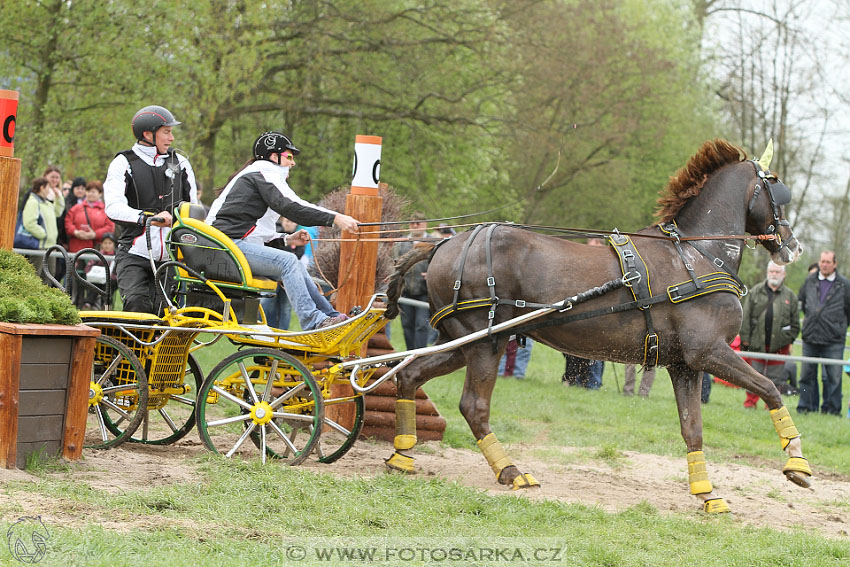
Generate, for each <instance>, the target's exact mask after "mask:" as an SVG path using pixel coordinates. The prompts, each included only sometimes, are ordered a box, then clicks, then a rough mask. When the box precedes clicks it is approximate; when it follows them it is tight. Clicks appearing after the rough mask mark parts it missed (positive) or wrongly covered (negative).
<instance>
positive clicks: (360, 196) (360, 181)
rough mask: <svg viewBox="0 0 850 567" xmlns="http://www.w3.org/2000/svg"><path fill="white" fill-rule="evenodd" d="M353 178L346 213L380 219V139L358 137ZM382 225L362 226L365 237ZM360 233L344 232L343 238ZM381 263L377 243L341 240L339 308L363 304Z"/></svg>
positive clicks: (343, 310)
mask: <svg viewBox="0 0 850 567" xmlns="http://www.w3.org/2000/svg"><path fill="white" fill-rule="evenodd" d="M354 155H355V157H354V179H352V181H351V191H350V193H349V194H348V197H347V198H346V200H345V214H347V215H349V216H352V217H354V218H356V219H357V220H359V221H360V222H379V221H380V220H381V213H382V210H383V199H382V198H381V197H380V196H379V195H378V175H379V173H380V163H381V138H380V137H378V136H357V138H356V139H355V142H354ZM380 229H381V227H380V226H364V227H360V236H361V237H362V238H375V237H377V236H378V235H370V234H369V233H371V232H378V231H379V230H380ZM356 237H357V235H355V234H351V233H350V232H343V233H342V238H356ZM377 266H378V242H341V243H340V247H339V281H337V286H339V291H338V292H337V297H336V309H337V311H339V312H340V313H347V312H348V311H349V310H350V309H351V308H352V307H354V306H355V305H360V306H364V307H365V305H366V303H367V302H368V301H369V298H370V297H371V296H372V294H373V293H375V270H376V269H377Z"/></svg>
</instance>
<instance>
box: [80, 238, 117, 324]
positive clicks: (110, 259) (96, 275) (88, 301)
mask: <svg viewBox="0 0 850 567" xmlns="http://www.w3.org/2000/svg"><path fill="white" fill-rule="evenodd" d="M99 248H100V253H101V254H103V256H104V257H105V258H106V262H107V263H108V264H109V279H110V286H109V289H110V290H111V292H112V296H113V297H112V298H111V301H110V302H109V303H110V304H111V305H115V292H117V291H118V276H117V275H116V274H115V236H114V235H113V234H112V233H111V232H107V233H106V234H104V235H103V237H102V238H101V241H100V247H99ZM105 268H106V267H105V266H104V263H103V262H102V261H101V260H100V259H95V260H89V261H88V263H87V264H86V267H85V277H86V280H87V281H88V282H90V283H93V284H94V285H96V286H97V288H98V289H100V290H101V292H102V293H98V292H96V291H94V290H91V289H89V288H88V286H85V291H84V292H82V293H80V295H81V296H82V298H83V299H82V301H80V298H78V302H80V303H81V304H82V305H81V309H83V310H88V309H103V298H104V297H106V269H105Z"/></svg>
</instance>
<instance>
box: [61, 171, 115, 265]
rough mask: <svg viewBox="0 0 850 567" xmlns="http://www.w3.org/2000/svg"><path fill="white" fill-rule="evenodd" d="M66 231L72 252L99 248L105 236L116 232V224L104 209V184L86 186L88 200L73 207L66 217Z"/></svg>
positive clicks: (95, 183)
mask: <svg viewBox="0 0 850 567" xmlns="http://www.w3.org/2000/svg"><path fill="white" fill-rule="evenodd" d="M65 231H66V232H67V234H68V250H69V251H70V252H78V251H80V250H82V249H83V248H97V246H98V245H99V244H100V241H101V239H102V238H103V235H104V234H106V233H108V232H115V223H114V222H112V221H111V220H109V218H108V217H107V216H106V211H105V210H104V208H103V184H102V183H101V182H100V181H97V180H95V181H89V182H88V184H86V200H85V201H83V202H82V203H77V204H76V205H74V206H73V207H71V210H69V211H68V214H67V215H65Z"/></svg>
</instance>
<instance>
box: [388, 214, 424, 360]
mask: <svg viewBox="0 0 850 567" xmlns="http://www.w3.org/2000/svg"><path fill="white" fill-rule="evenodd" d="M409 226H410V233H409V235H408V240H407V241H404V242H399V243H398V244H396V245H395V246H394V247H393V251H392V256H393V258H396V259H398V258H401V257H402V256H404V255H405V254H407V253H408V252H410V251H411V250H412V249H413V247H414V246H415V245H416V243H417V242H418V241H419V240H421V239H423V238H426V237H427V236H428V235H427V233H426V232H425V229H426V228H427V227H428V223H427V222H425V215H423V214H422V213H414V214H413V215H412V217H411V222H410V225H409ZM427 271H428V260H422V261H421V262H419V263H418V264H416V265H415V266H413V267H412V268H411V269H410V270H409V271H408V272H407V273H406V274H405V275H404V290H403V291H402V293H401V296H402V297H405V298H407V299H414V300H417V301H424V302H426V303H427V302H428V286H427V284H426V282H425V273H426V272H427ZM399 309H400V310H401V327H402V329H403V330H404V344H405V345H406V346H407V349H408V350H413V349H417V348H422V347H425V346H428V338H429V329H430V325H429V323H428V319H429V310H428V308H427V307H417V306H414V305H408V304H406V303H400V304H399Z"/></svg>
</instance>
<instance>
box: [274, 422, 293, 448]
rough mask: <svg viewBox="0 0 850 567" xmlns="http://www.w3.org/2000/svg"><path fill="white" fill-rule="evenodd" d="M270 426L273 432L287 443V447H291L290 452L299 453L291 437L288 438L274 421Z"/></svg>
mask: <svg viewBox="0 0 850 567" xmlns="http://www.w3.org/2000/svg"><path fill="white" fill-rule="evenodd" d="M268 425H269V427H271V428H272V431H274V432H275V433H277V435H278V437H280V438H281V439H282V440H283V442H284V443H286V446H287V447H289V450H290V451H292V452H293V453H298V448H297V447H296V446H295V444H294V443H293V442H292V441H290V440H289V437H287V436H286V433H284V432H283V431H281V429H280V427H278V426H277V424H276V423H275V422H274V421H270V422H269V423H268Z"/></svg>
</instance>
